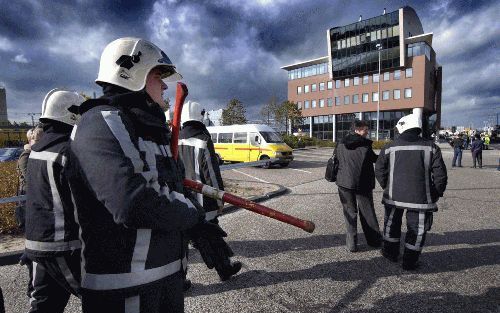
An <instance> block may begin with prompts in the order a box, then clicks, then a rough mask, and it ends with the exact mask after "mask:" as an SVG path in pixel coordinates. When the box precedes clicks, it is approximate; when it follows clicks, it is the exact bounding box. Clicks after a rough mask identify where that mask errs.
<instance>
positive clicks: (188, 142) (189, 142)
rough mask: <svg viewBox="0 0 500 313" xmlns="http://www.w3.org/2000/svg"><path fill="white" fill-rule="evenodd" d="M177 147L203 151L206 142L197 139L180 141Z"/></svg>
mask: <svg viewBox="0 0 500 313" xmlns="http://www.w3.org/2000/svg"><path fill="white" fill-rule="evenodd" d="M179 145H183V146H190V147H195V148H198V149H205V148H206V147H207V142H206V141H205V140H201V139H198V138H187V139H180V140H179Z"/></svg>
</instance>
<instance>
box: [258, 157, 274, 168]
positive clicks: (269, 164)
mask: <svg viewBox="0 0 500 313" xmlns="http://www.w3.org/2000/svg"><path fill="white" fill-rule="evenodd" d="M260 160H261V161H263V160H269V157H268V156H267V155H264V156H262V157H261V158H260ZM260 167H262V168H266V169H267V168H270V167H271V162H270V161H269V162H266V163H265V164H264V165H261V166H260Z"/></svg>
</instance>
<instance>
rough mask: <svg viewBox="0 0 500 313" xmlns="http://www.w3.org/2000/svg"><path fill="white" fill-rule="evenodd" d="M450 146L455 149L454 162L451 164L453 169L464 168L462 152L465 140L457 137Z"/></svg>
mask: <svg viewBox="0 0 500 313" xmlns="http://www.w3.org/2000/svg"><path fill="white" fill-rule="evenodd" d="M464 137H465V136H464ZM450 144H451V146H452V147H453V161H452V162H451V167H455V166H458V167H462V150H463V147H464V139H462V138H460V136H455V138H453V140H452V141H451V143H450ZM457 164H458V165H457Z"/></svg>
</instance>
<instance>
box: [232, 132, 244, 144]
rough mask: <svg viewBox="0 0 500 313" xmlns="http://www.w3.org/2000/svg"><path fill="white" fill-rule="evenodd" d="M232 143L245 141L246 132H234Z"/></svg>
mask: <svg viewBox="0 0 500 313" xmlns="http://www.w3.org/2000/svg"><path fill="white" fill-rule="evenodd" d="M234 143H247V133H234Z"/></svg>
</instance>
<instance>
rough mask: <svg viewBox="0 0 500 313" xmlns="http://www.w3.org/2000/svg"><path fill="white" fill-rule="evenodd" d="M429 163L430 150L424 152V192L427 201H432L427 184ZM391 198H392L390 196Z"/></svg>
mask: <svg viewBox="0 0 500 313" xmlns="http://www.w3.org/2000/svg"><path fill="white" fill-rule="evenodd" d="M430 164H431V152H430V151H425V152H424V171H425V194H426V195H427V203H432V199H431V188H430V184H429V181H430V180H429V173H430V170H431V169H430ZM391 199H392V198H391Z"/></svg>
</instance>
